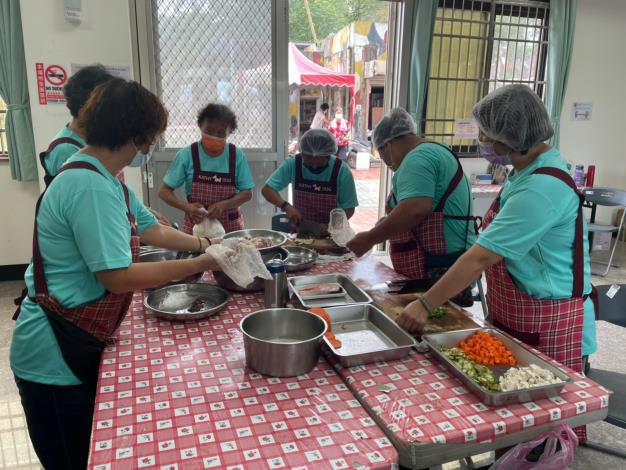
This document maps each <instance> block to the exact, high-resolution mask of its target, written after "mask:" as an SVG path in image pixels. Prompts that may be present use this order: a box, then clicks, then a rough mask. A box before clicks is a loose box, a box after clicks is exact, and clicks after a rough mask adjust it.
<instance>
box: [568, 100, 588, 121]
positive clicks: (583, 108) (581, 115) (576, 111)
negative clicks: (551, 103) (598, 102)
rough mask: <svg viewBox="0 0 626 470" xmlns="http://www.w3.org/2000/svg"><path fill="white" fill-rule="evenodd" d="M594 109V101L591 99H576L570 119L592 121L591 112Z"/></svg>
mask: <svg viewBox="0 0 626 470" xmlns="http://www.w3.org/2000/svg"><path fill="white" fill-rule="evenodd" d="M592 111H593V103H591V102H590V101H576V102H574V103H572V109H571V111H570V120H572V121H591V112H592Z"/></svg>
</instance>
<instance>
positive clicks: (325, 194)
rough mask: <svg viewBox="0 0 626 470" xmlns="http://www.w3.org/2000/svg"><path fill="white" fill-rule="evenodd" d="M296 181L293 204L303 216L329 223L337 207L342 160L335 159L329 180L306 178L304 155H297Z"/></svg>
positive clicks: (319, 222) (314, 220) (321, 222)
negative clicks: (331, 212) (303, 172)
mask: <svg viewBox="0 0 626 470" xmlns="http://www.w3.org/2000/svg"><path fill="white" fill-rule="evenodd" d="M295 158H296V181H295V184H294V190H293V206H294V207H295V208H296V209H298V210H299V211H300V213H301V214H302V217H303V218H305V219H308V220H312V221H313V222H317V223H318V224H328V222H329V218H330V211H332V210H333V209H335V208H336V207H337V179H338V177H339V170H341V160H340V159H338V158H337V159H335V164H334V166H333V171H332V174H331V176H330V179H329V180H328V181H327V182H323V181H314V180H308V179H305V178H304V176H302V165H303V163H302V155H296V157H295Z"/></svg>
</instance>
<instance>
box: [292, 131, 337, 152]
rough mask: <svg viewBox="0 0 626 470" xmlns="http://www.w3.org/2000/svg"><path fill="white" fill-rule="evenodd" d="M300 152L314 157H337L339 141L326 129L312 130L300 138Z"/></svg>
mask: <svg viewBox="0 0 626 470" xmlns="http://www.w3.org/2000/svg"><path fill="white" fill-rule="evenodd" d="M300 152H302V153H304V154H306V155H311V156H313V157H328V156H329V155H335V154H336V153H337V141H336V140H335V136H333V135H332V134H331V133H330V132H328V131H327V130H326V129H310V130H308V131H306V132H305V133H304V134H303V135H302V137H301V138H300Z"/></svg>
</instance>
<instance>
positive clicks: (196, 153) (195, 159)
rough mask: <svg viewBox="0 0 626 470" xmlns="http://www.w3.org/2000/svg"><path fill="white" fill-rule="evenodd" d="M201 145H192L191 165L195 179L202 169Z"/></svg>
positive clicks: (196, 143) (195, 143)
mask: <svg viewBox="0 0 626 470" xmlns="http://www.w3.org/2000/svg"><path fill="white" fill-rule="evenodd" d="M199 145H200V144H199V143H198V142H194V143H193V144H191V163H192V165H193V176H194V178H195V177H196V176H198V174H199V173H200V171H201V170H202V167H201V166H200V148H199Z"/></svg>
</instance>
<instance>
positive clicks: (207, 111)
mask: <svg viewBox="0 0 626 470" xmlns="http://www.w3.org/2000/svg"><path fill="white" fill-rule="evenodd" d="M204 121H222V122H225V123H226V124H228V127H229V128H230V131H231V132H233V131H234V130H235V129H237V116H235V113H234V112H233V110H232V109H230V108H229V107H228V106H226V105H223V104H219V103H209V104H207V105H206V106H205V107H204V108H202V109H201V110H200V112H199V113H198V127H200V126H202V123H203V122H204Z"/></svg>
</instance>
